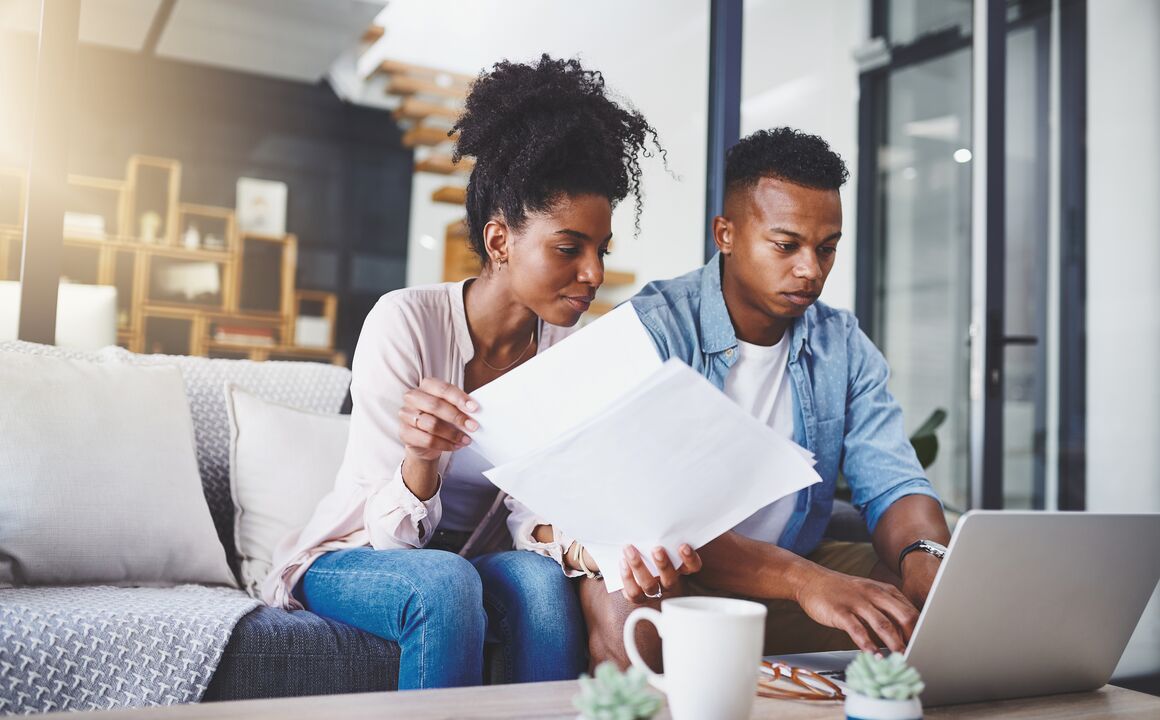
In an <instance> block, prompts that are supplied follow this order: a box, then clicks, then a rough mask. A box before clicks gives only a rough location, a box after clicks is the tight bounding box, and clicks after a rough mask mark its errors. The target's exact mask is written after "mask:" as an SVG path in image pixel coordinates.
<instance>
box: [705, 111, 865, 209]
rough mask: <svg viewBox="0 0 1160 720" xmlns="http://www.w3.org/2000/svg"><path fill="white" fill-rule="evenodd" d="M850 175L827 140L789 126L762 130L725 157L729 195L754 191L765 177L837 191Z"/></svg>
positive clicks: (726, 187) (727, 191)
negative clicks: (753, 188)
mask: <svg viewBox="0 0 1160 720" xmlns="http://www.w3.org/2000/svg"><path fill="white" fill-rule="evenodd" d="M849 176H850V172H849V171H848V170H847V169H846V163H845V162H843V161H842V158H841V156H839V155H838V153H836V152H834V151H833V150H831V149H830V145H829V144H828V143H827V142H826V141H825V140H823V139H821V138H820V137H818V136H817V135H810V134H808V133H804V132H802V131H800V130H795V129H793V128H788V127H779V128H773V129H772V130H758V131H757V132H755V133H753V134H752V135H749V136H748V137H745V138H742V139H741V141H740V142H738V143H737V144H736V145H734V146H733V147H732V148H730V149H729V152H727V153H726V154H725V192H726V194H728V193H731V192H733V191H735V190H740V189H749V188H752V187H753V186H755V185H757V182H758V181H759V180H761V179H762V178H776V179H778V180H784V181H786V182H790V183H793V184H795V185H802V186H805V187H809V188H815V189H817V190H837V189H838V188H840V187H842V185H844V184H845V183H846V178H848V177H849Z"/></svg>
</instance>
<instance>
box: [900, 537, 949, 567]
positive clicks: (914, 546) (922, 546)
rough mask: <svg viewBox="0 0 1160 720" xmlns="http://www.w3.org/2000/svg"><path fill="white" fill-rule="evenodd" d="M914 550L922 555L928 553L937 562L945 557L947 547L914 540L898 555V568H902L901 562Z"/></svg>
mask: <svg viewBox="0 0 1160 720" xmlns="http://www.w3.org/2000/svg"><path fill="white" fill-rule="evenodd" d="M915 550H921V551H923V552H924V553H930V554H931V555H934V556H935V557H936V558H938V559H939V560H942V559H943V558H945V557H946V556H947V547H946V545H943V544H941V543H936V542H935V541H934V540H916V541H915V542H912V543H911V544H909V545H907V546H906V547H904V548H902V552H900V553H898V567H899V568H900V569H901V568H902V561H903V560H904V559H905V558H906V556H907V555H909V554H910V553H912V552H914V551H915Z"/></svg>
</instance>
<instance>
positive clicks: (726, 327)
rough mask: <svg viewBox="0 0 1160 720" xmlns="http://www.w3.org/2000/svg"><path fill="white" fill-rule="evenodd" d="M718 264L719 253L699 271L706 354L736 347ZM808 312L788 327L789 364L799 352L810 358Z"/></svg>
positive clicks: (702, 325) (702, 331) (735, 337)
mask: <svg viewBox="0 0 1160 720" xmlns="http://www.w3.org/2000/svg"><path fill="white" fill-rule="evenodd" d="M721 261H722V258H721V253H719V252H718V253H717V254H716V255H714V256H713V258H712V259H711V260H710V261H709V262H707V263H705V266H704V267H703V268H701V317H700V318H699V320H700V325H701V347H702V348H703V349H704V351H705V352H706V353H708V354H716V353H720V352H724V351H726V350H728V349H730V348H735V347H737V333H735V332H734V331H733V320H732V319H731V318H730V317H729V309H728V308H726V307H725V294H724V293H723V292H722V290H721ZM811 310H812V309H811ZM811 310H807V311H806V312H805V314H803V315H802V316H801V317H800V318H798V319H797V320H794V323H793V325H792V326H790V332H791V335H790V348H789V362H791V363H793V362H796V361H797V358H798V355H799V354H800V353H801V351H802V350H803V349H804V350H805V351H806V352H807V353H809V354H811V355H812V354H813V352H812V351H811V350H810V345H809V337H810V315H811Z"/></svg>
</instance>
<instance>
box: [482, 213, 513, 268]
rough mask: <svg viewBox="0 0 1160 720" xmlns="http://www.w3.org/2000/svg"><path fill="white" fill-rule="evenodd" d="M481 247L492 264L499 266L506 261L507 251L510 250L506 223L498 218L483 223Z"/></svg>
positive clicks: (509, 238)
mask: <svg viewBox="0 0 1160 720" xmlns="http://www.w3.org/2000/svg"><path fill="white" fill-rule="evenodd" d="M483 247H484V249H485V250H486V251H487V256H488V258H490V259H491V264H492V265H493V266H495V267H499V266H501V265H503V264H504V263H506V262H507V261H508V252H509V251H510V250H511V235H510V233H509V231H508V226H507V223H505V222H504V221H503V220H501V219H499V218H493V219H492V220H490V221H489V222H488V223H487V224H486V225H484V226H483Z"/></svg>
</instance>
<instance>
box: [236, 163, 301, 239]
mask: <svg viewBox="0 0 1160 720" xmlns="http://www.w3.org/2000/svg"><path fill="white" fill-rule="evenodd" d="M288 196H289V186H287V185H286V183H284V182H279V181H277V180H262V179H260V178H248V177H240V178H238V183H237V198H236V205H237V223H238V230H239V231H240V232H244V233H251V234H256V235H285V234H286V200H287V197H288Z"/></svg>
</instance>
